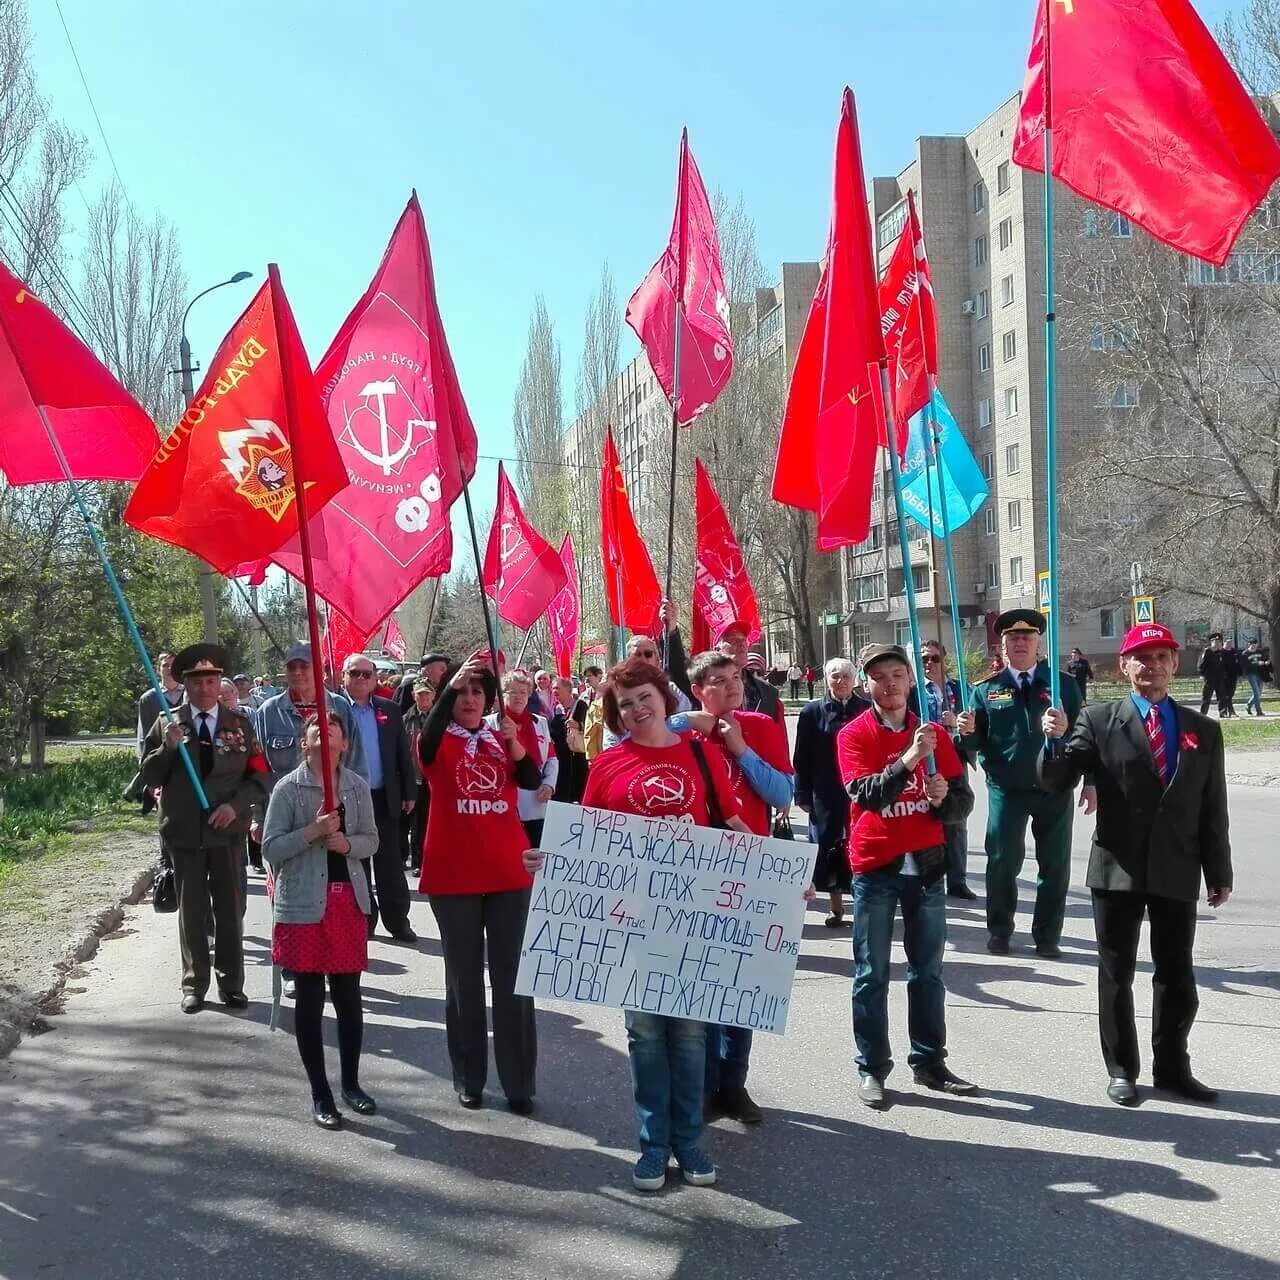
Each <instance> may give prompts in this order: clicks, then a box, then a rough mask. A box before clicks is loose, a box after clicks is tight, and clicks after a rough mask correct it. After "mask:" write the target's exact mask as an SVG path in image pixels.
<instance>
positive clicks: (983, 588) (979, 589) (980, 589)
mask: <svg viewBox="0 0 1280 1280" xmlns="http://www.w3.org/2000/svg"><path fill="white" fill-rule="evenodd" d="M973 589H974V591H975V592H976V593H977V594H978V595H980V596H982V595H986V593H987V584H986V583H985V582H975V583H974V584H973Z"/></svg>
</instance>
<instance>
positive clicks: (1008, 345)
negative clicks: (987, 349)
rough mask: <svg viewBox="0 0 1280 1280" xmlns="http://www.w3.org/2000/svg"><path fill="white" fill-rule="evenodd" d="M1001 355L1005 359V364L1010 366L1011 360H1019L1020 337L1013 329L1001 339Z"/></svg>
mask: <svg viewBox="0 0 1280 1280" xmlns="http://www.w3.org/2000/svg"><path fill="white" fill-rule="evenodd" d="M1000 354H1001V356H1002V357H1003V358H1004V362H1005V364H1008V363H1009V361H1010V360H1016V359H1017V357H1018V335H1017V333H1016V332H1015V331H1014V330H1013V329H1010V330H1009V331H1008V333H1006V334H1005V335H1004V336H1003V337H1002V338H1001V339H1000Z"/></svg>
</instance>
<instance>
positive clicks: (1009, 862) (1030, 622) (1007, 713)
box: [956, 609, 1096, 959]
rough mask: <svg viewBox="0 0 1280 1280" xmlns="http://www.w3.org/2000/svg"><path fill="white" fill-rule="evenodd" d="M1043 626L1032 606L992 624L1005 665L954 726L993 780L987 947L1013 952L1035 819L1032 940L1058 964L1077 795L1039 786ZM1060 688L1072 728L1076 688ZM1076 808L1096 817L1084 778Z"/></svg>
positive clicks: (959, 741)
mask: <svg viewBox="0 0 1280 1280" xmlns="http://www.w3.org/2000/svg"><path fill="white" fill-rule="evenodd" d="M1045 626H1046V623H1045V618H1044V615H1043V614H1041V613H1038V612H1036V610H1034V609H1010V610H1008V612H1006V613H1002V614H1001V615H1000V616H999V617H998V618H997V619H996V625H995V629H996V633H997V634H998V635H999V636H1000V638H1001V647H1002V649H1003V651H1004V659H1005V664H1006V665H1005V667H1004V669H1003V670H1002V671H999V672H996V673H995V674H994V675H991V676H988V677H987V679H985V680H980V681H979V682H978V683H977V684H975V685H974V686H973V704H972V706H971V708H970V710H968V711H966V712H965V713H964V715H962V716H959V717H957V720H956V745H957V746H959V747H960V748H961V750H963V751H972V752H976V753H977V757H978V760H979V762H980V763H981V765H982V768H983V770H984V771H985V772H986V775H987V841H986V844H987V929H988V931H989V933H990V935H991V936H990V937H989V938H988V939H987V950H988V951H990V952H992V953H993V954H995V955H1001V956H1003V955H1008V954H1009V939H1010V937H1011V936H1012V935H1013V921H1014V916H1015V914H1016V912H1017V909H1018V873H1019V872H1020V871H1021V870H1022V863H1023V859H1024V858H1025V857H1026V838H1027V821H1028V819H1030V822H1031V836H1032V839H1033V840H1034V841H1035V847H1036V866H1037V872H1038V873H1037V876H1036V906H1035V914H1034V915H1033V916H1032V919H1031V939H1032V941H1033V942H1034V943H1035V948H1036V953H1037V954H1038V955H1041V956H1045V957H1046V958H1048V959H1056V958H1057V957H1059V956H1060V955H1061V954H1062V951H1061V948H1060V947H1059V945H1058V943H1059V941H1060V939H1061V937H1062V919H1063V915H1064V914H1065V912H1066V904H1067V886H1068V883H1069V882H1070V879H1071V796H1070V794H1066V795H1052V794H1049V793H1048V792H1045V791H1041V790H1040V789H1039V788H1038V786H1037V784H1036V762H1037V760H1038V759H1039V757H1040V753H1041V751H1042V750H1043V748H1044V731H1043V729H1042V726H1041V719H1042V717H1043V716H1044V713H1045V711H1046V710H1048V708H1049V704H1050V696H1049V688H1050V685H1049V674H1050V673H1049V664H1048V663H1047V662H1045V661H1043V660H1041V659H1040V658H1039V657H1038V649H1039V642H1040V637H1041V636H1042V635H1043V634H1044V631H1045ZM1061 688H1062V702H1063V708H1062V709H1063V710H1064V711H1065V712H1066V714H1067V717H1068V720H1069V721H1070V723H1071V724H1074V723H1075V720H1076V716H1077V715H1079V714H1080V686H1079V685H1078V684H1076V682H1075V680H1073V679H1072V678H1071V677H1070V676H1069V675H1066V674H1065V673H1064V674H1063V675H1062V677H1061ZM1080 803H1081V804H1082V805H1083V806H1084V809H1085V812H1086V813H1092V812H1093V809H1094V806H1095V804H1096V796H1095V793H1094V790H1093V788H1092V787H1091V786H1089V785H1088V782H1087V780H1086V786H1085V788H1084V794H1083V795H1082V797H1081V801H1080Z"/></svg>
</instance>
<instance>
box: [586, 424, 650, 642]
mask: <svg viewBox="0 0 1280 1280" xmlns="http://www.w3.org/2000/svg"><path fill="white" fill-rule="evenodd" d="M600 544H601V550H602V551H603V552H604V591H605V598H606V599H607V601H608V603H609V620H610V621H611V622H612V623H613V624H614V626H617V627H628V628H630V630H632V631H636V632H643V633H644V634H645V635H657V627H658V609H659V608H660V606H661V604H662V588H661V587H660V586H659V585H658V575H657V574H656V573H655V572H654V571H653V561H652V560H650V559H649V548H648V547H646V546H645V544H644V539H643V538H642V537H641V536H640V530H639V529H637V528H636V521H635V516H633V515H632V514H631V503H630V502H628V501H627V486H626V482H625V481H624V480H623V478H622V464H621V463H620V462H619V461H618V450H617V449H616V448H615V447H614V443H613V428H612V427H610V428H609V429H608V430H607V431H606V432H605V436H604V466H603V467H602V469H601V473H600ZM619 595H621V598H619Z"/></svg>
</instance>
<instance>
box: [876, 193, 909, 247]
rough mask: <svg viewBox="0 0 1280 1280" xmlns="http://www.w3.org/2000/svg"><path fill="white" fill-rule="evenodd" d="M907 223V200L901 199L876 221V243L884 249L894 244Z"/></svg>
mask: <svg viewBox="0 0 1280 1280" xmlns="http://www.w3.org/2000/svg"><path fill="white" fill-rule="evenodd" d="M906 225H907V202H906V200H899V201H898V203H897V204H895V205H894V206H893V208H892V209H890V210H889V211H888V213H882V214H881V215H880V219H879V221H878V222H877V223H876V244H877V246H878V247H879V248H881V249H883V248H884V247H885V246H886V245H890V244H892V243H893V242H894V241H895V240H896V239H897V238H898V237H899V236H900V235H901V234H902V228H903V227H905V226H906Z"/></svg>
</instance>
